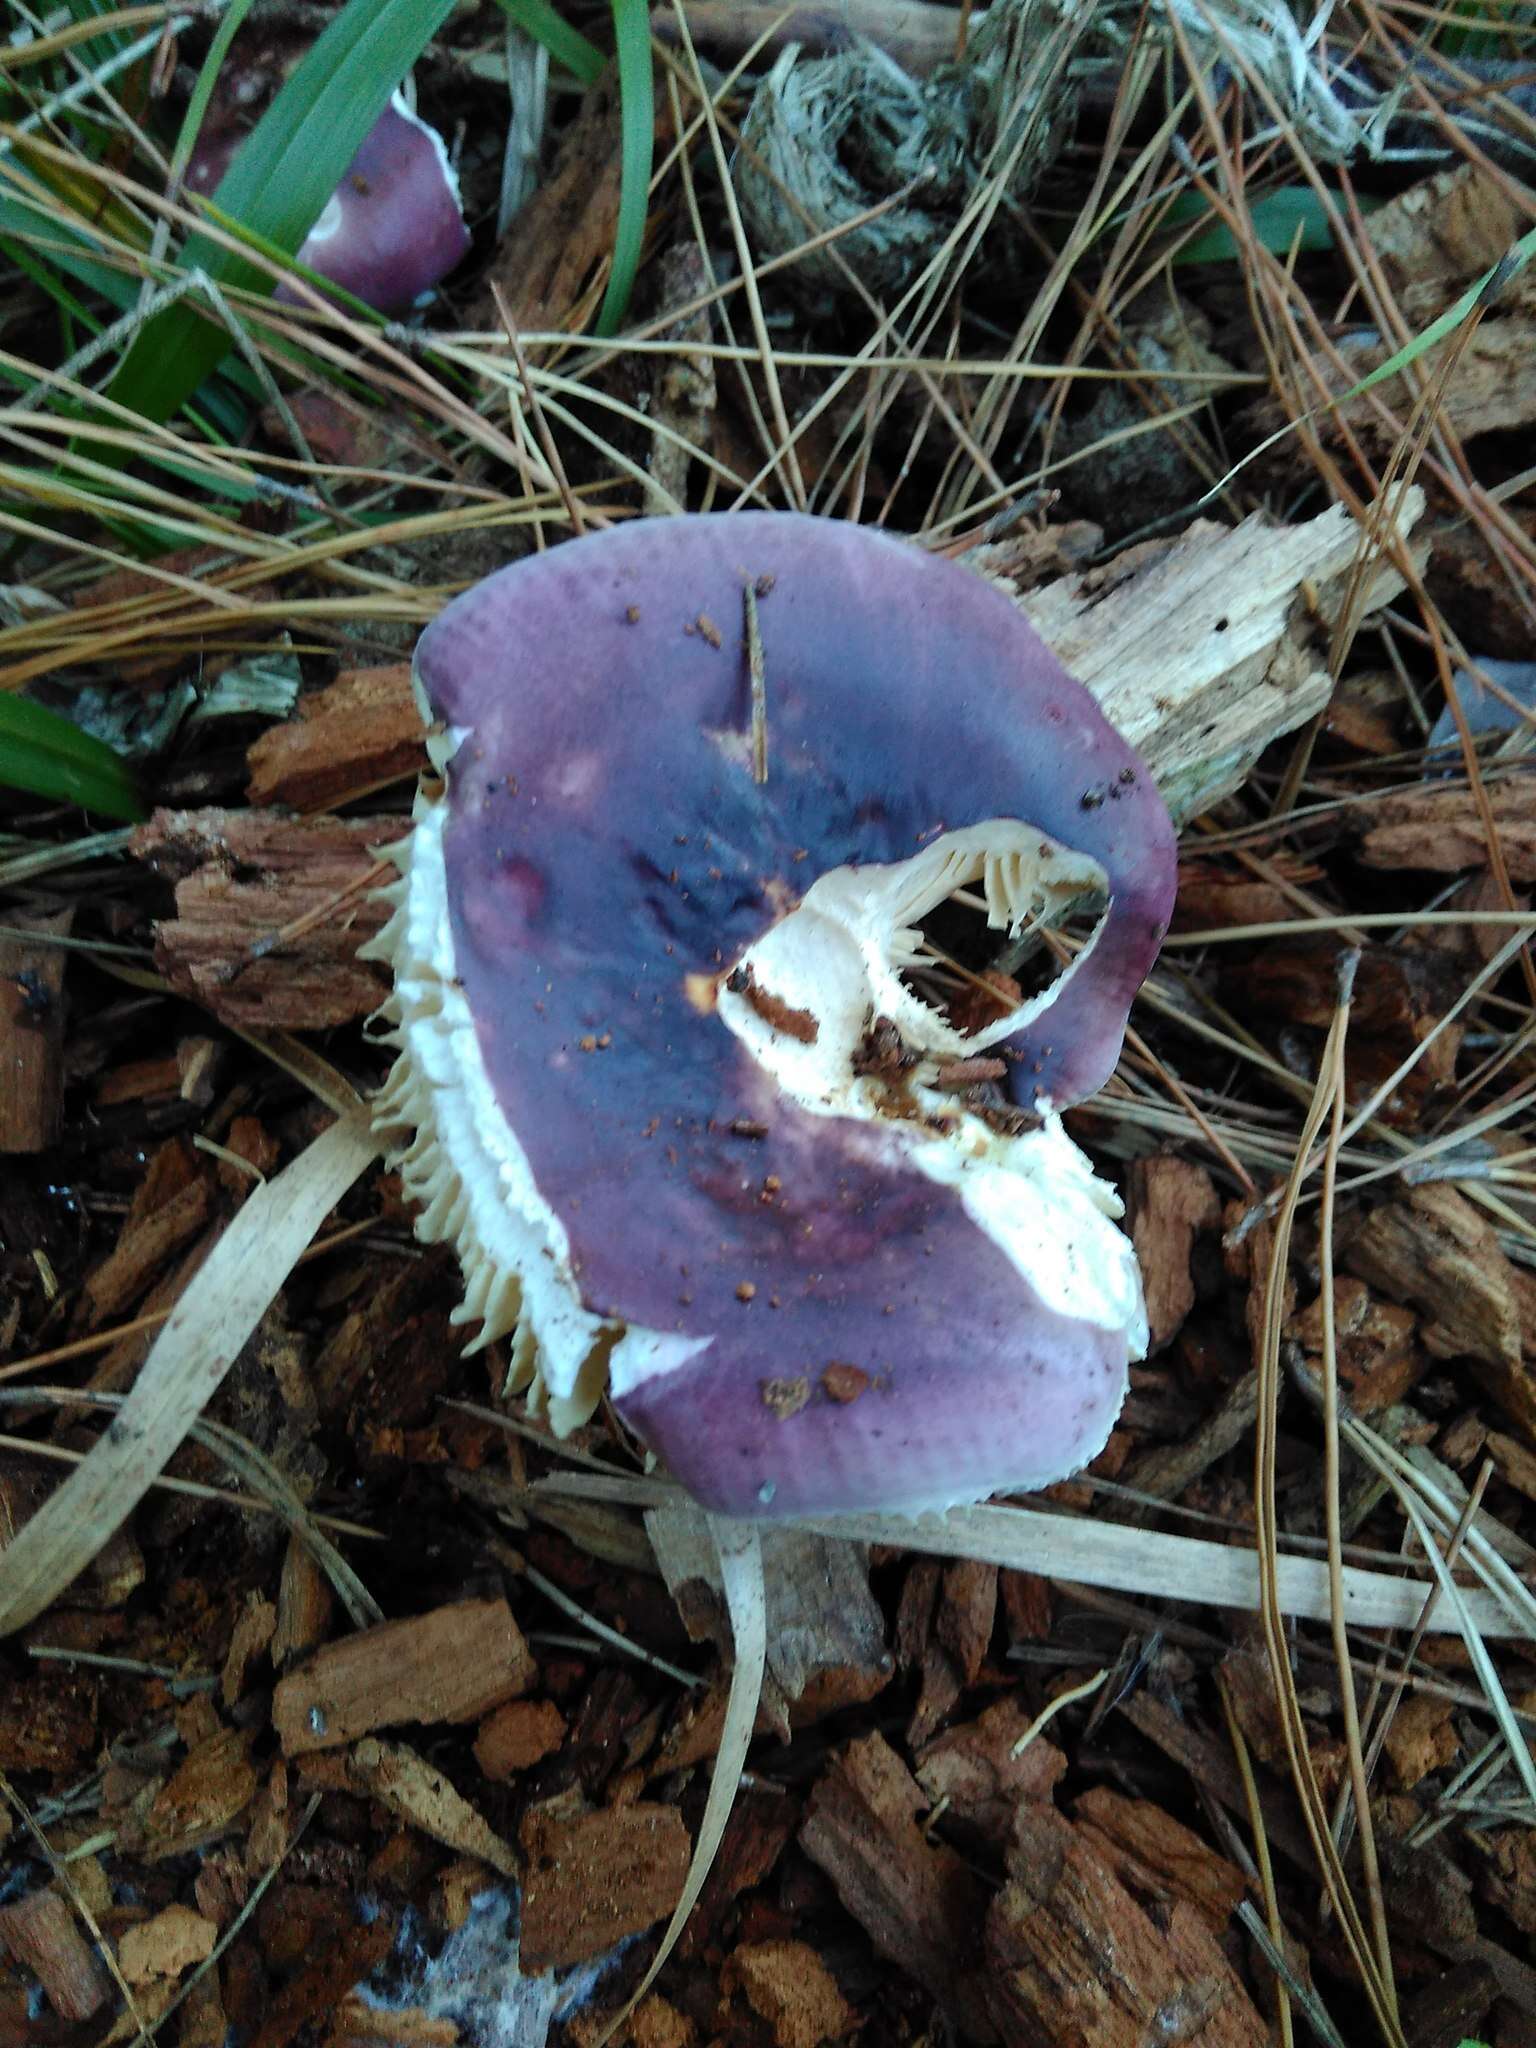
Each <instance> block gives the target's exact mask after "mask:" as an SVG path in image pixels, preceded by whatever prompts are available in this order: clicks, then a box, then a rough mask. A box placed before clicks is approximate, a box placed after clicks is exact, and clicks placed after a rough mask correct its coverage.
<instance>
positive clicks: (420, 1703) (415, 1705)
mask: <svg viewBox="0 0 1536 2048" xmlns="http://www.w3.org/2000/svg"><path fill="white" fill-rule="evenodd" d="M536 1675H537V1667H536V1666H535V1664H534V1661H533V1657H532V1655H531V1653H530V1651H529V1649H528V1645H527V1644H526V1643H525V1642H524V1640H523V1635H522V1631H521V1630H520V1629H519V1627H518V1625H517V1623H516V1622H515V1621H514V1620H513V1619H512V1610H511V1609H510V1608H509V1607H508V1605H507V1603H506V1601H505V1600H461V1601H456V1602H454V1603H453V1604H452V1605H451V1606H448V1607H439V1608H436V1609H434V1610H433V1612H432V1613H430V1614H418V1615H412V1616H411V1617H410V1618H409V1619H407V1620H405V1621H386V1622H384V1623H383V1624H382V1625H381V1626H380V1627H378V1628H370V1629H364V1630H362V1631H361V1632H360V1633H359V1634H357V1635H352V1636H344V1637H343V1638H342V1639H341V1641H340V1642H335V1643H328V1644H326V1646H325V1647H324V1648H323V1649H321V1650H319V1651H317V1652H316V1653H315V1655H314V1656H313V1657H311V1658H310V1660H309V1662H308V1663H307V1664H305V1665H303V1666H302V1667H301V1668H300V1669H299V1670H297V1671H291V1672H289V1674H288V1676H287V1677H286V1678H284V1679H282V1680H281V1681H280V1682H279V1684H278V1687H277V1690H276V1691H275V1692H274V1693H273V1695H272V1725H273V1727H274V1728H275V1729H276V1730H277V1736H278V1740H279V1741H280V1742H281V1744H282V1746H283V1753H284V1755H285V1756H304V1755H307V1754H309V1753H310V1752H311V1751H313V1750H318V1749H337V1748H340V1747H341V1746H343V1745H344V1744H346V1743H350V1742H355V1741H356V1740H357V1738H358V1736H360V1735H367V1734H368V1733H370V1732H371V1730H373V1729H375V1728H388V1727H392V1726H396V1725H398V1724H399V1723H401V1722H405V1721H425V1722H433V1721H477V1720H479V1718H480V1716H481V1715H482V1714H484V1713H486V1712H488V1711H489V1709H490V1708H492V1707H495V1706H499V1705H500V1704H501V1702H502V1701H503V1700H508V1699H511V1698H513V1697H514V1696H515V1695H516V1694H518V1693H522V1692H526V1691H527V1690H528V1688H529V1686H530V1685H532V1683H533V1681H534V1678H535V1677H536Z"/></svg>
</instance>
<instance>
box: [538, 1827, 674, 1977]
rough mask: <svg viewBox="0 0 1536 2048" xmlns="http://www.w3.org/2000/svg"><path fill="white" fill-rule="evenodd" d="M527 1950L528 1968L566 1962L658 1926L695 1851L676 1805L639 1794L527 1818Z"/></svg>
mask: <svg viewBox="0 0 1536 2048" xmlns="http://www.w3.org/2000/svg"><path fill="white" fill-rule="evenodd" d="M522 1840H523V1846H524V1848H525V1849H526V1851H527V1855H528V1867H527V1872H526V1874H525V1876H524V1879H523V1919H522V1956H523V1964H524V1967H525V1968H526V1969H529V1970H548V1969H556V1970H560V1969H566V1968H568V1967H569V1966H570V1965H572V1964H573V1963H581V1962H586V1961H588V1960H589V1959H590V1958H591V1957H593V1956H598V1955H602V1954H604V1953H605V1952H606V1951H607V1950H608V1949H610V1948H612V1947H613V1946H614V1944H615V1943H616V1942H619V1941H622V1940H623V1939H624V1937H625V1936H626V1935H627V1934H638V1933H639V1932H640V1931H641V1929H642V1928H646V1927H654V1926H655V1924H656V1922H657V1921H658V1920H664V1919H665V1918H666V1916H667V1915H668V1914H669V1913H670V1912H671V1911H672V1909H673V1908H674V1907H675V1906H676V1904H677V1902H678V1900H679V1898H681V1896H682V1890H683V1879H684V1878H685V1877H686V1876H687V1874H688V1859H689V1855H690V1853H691V1850H690V1845H689V1841H688V1830H687V1829H686V1828H685V1827H684V1826H683V1822H682V1816H681V1815H680V1814H679V1813H678V1811H677V1808H676V1807H675V1806H660V1805H651V1804H649V1803H647V1802H645V1801H637V1802H636V1803H635V1804H634V1805H631V1806H613V1807H605V1808H603V1809H602V1810H601V1811H599V1812H597V1813H583V1814H577V1815H575V1816H573V1817H566V1816H556V1815H553V1814H544V1813H538V1812H535V1813H532V1814H530V1815H529V1816H528V1819H527V1820H526V1821H525V1822H524V1825H523V1831H522Z"/></svg>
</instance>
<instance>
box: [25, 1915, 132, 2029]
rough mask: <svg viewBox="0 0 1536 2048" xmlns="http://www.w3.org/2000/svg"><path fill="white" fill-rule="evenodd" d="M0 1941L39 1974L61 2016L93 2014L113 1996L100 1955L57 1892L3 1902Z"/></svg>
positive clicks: (84, 2017)
mask: <svg viewBox="0 0 1536 2048" xmlns="http://www.w3.org/2000/svg"><path fill="white" fill-rule="evenodd" d="M0 1943H4V1945H5V1947H6V1948H8V1949H9V1950H10V1952H11V1954H12V1955H13V1956H14V1957H15V1959H16V1961H17V1962H18V1963H19V1964H20V1965H21V1967H22V1969H24V1970H30V1971H31V1973H32V1975H33V1976H34V1977H36V1979H37V1981H38V1982H39V1984H41V1985H42V1987H43V1996H44V1997H45V1998H46V1999H47V2000H48V2003H49V2004H50V2005H51V2006H52V2007H53V2009H54V2011H55V2012H56V2013H57V2014H58V2016H59V2018H60V2019H61V2020H88V2019H91V2018H93V2017H94V2016H95V2015H96V2014H97V2013H98V2012H100V2011H101V2008H102V2007H103V2006H104V2005H105V2004H106V2002H107V2000H108V1999H109V1998H110V1997H111V1996H112V1984H111V1980H110V1978H109V1977H108V1976H107V1973H106V1970H105V1968H104V1967H103V1965H102V1963H101V1960H100V1958H99V1957H98V1956H97V1954H96V1951H95V1949H93V1948H92V1947H91V1944H90V1943H89V1942H88V1941H87V1940H86V1938H85V1935H84V1933H83V1931H82V1930H81V1928H80V1927H79V1926H78V1925H77V1924H76V1921H75V1916H74V1914H73V1913H71V1911H70V1910H69V1906H68V1905H67V1903H66V1902H65V1901H64V1900H63V1899H62V1898H60V1896H59V1894H58V1893H57V1892H51V1891H37V1892H29V1893H28V1895H27V1897H26V1898H24V1899H17V1900H16V1901H15V1902H14V1904H12V1905H9V1906H0Z"/></svg>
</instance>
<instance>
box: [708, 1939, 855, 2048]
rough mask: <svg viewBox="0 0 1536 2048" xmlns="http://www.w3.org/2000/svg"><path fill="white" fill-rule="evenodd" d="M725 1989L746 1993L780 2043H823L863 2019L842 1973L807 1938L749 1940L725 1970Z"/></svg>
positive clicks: (813, 2046) (816, 2046) (806, 2047)
mask: <svg viewBox="0 0 1536 2048" xmlns="http://www.w3.org/2000/svg"><path fill="white" fill-rule="evenodd" d="M720 1989H721V1990H722V1991H725V1992H731V1991H741V1992H742V1993H743V1994H744V1995H745V1997H746V2001H747V2003H748V2005H750V2006H751V2008H752V2010H753V2011H754V2012H755V2013H756V2014H757V2016H758V2018H759V2019H763V2020H766V2021H767V2022H768V2024H769V2026H770V2027H771V2028H772V2029H773V2040H774V2048H820V2043H821V2042H823V2041H839V2040H841V2039H842V2037H843V2035H844V2034H848V2033H851V2032H852V2031H853V2029H854V2027H855V2026H857V2024H858V2015H857V2013H856V2012H855V2011H854V2009H853V2007H852V2006H851V2005H850V2004H849V2003H848V2001H847V1999H846V1998H844V1996H843V1994H842V1993H841V1991H839V1990H838V1988H837V1980H836V1978H835V1977H834V1976H833V1975H832V1972H831V1971H830V1970H829V1969H828V1968H827V1966H826V1964H825V1963H824V1962H823V1961H822V1959H821V1957H820V1956H819V1955H818V1954H817V1953H816V1951H815V1949H813V1948H812V1947H811V1945H810V1943H809V1942H806V1941H755V1942H743V1943H742V1944H741V1945H740V1947H739V1948H737V1949H735V1950H734V1951H733V1952H732V1954H731V1957H730V1960H729V1961H728V1962H727V1964H726V1966H725V1968H724V1969H723V1970H722V1971H721V1972H720Z"/></svg>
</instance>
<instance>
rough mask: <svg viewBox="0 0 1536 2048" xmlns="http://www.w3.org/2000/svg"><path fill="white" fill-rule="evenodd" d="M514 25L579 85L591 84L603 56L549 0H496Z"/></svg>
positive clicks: (600, 66)
mask: <svg viewBox="0 0 1536 2048" xmlns="http://www.w3.org/2000/svg"><path fill="white" fill-rule="evenodd" d="M496 4H497V6H498V7H499V8H500V9H501V11H502V13H503V14H504V15H505V16H506V17H507V19H508V21H510V22H511V23H512V25H513V27H514V28H520V29H521V30H522V32H523V34H524V35H525V36H532V38H533V40H534V41H535V42H536V43H542V44H543V46H544V48H545V49H546V50H548V52H549V54H550V56H551V57H553V58H554V60H555V62H556V63H557V64H563V65H564V66H565V69H566V70H567V71H569V72H570V74H571V76H572V78H574V79H576V80H577V81H578V83H579V84H581V85H591V83H592V82H593V80H594V79H595V78H597V77H599V76H600V75H601V72H602V69H603V66H604V65H605V64H606V63H607V61H608V60H607V58H606V57H605V56H604V55H603V53H602V51H601V50H600V49H599V48H598V47H597V45H596V43H589V42H588V41H587V39H586V37H585V36H584V35H583V34H582V33H581V31H580V29H575V28H572V27H571V24H570V23H569V22H568V21H565V20H563V19H562V18H561V17H560V16H559V15H558V14H556V12H555V10H554V8H553V7H551V6H550V4H549V0H496Z"/></svg>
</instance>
